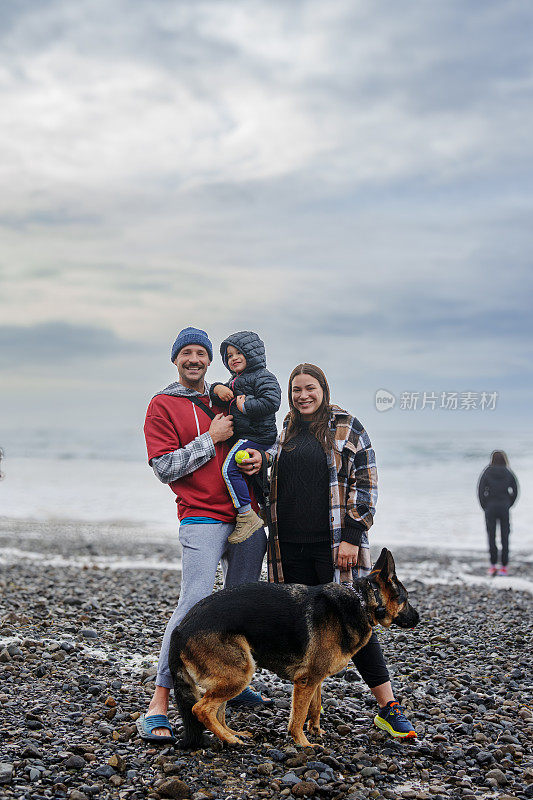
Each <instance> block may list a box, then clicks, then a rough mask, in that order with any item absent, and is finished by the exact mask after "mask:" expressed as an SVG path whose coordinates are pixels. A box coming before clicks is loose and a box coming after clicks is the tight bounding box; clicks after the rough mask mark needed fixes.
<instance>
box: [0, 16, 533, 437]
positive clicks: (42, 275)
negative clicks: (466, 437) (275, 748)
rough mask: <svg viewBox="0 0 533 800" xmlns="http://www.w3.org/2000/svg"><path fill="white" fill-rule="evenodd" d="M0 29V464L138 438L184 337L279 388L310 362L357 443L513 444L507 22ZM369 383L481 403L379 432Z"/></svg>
mask: <svg viewBox="0 0 533 800" xmlns="http://www.w3.org/2000/svg"><path fill="white" fill-rule="evenodd" d="M1 17H2V18H1V20H0V22H1V25H0V43H1V47H0V53H1V61H0V102H1V108H2V118H3V124H2V126H1V127H0V170H1V172H0V174H1V180H2V187H3V191H2V193H1V196H0V204H1V209H0V226H1V236H0V371H1V382H2V390H1V397H0V412H1V417H0V425H1V429H0V431H2V432H3V433H2V432H0V444H1V443H2V441H4V442H5V441H9V442H10V444H11V447H12V448H13V446H16V440H17V436H18V435H19V433H20V432H21V431H23V430H24V431H26V432H27V431H29V430H30V429H33V428H40V429H41V430H42V429H45V430H50V431H55V430H57V431H58V432H61V433H60V435H62V436H66V437H68V436H69V435H70V433H69V431H70V432H72V431H73V430H74V429H77V430H78V431H79V430H83V431H85V433H86V434H87V435H88V436H94V437H97V436H99V435H101V434H102V432H103V433H104V434H106V435H107V433H108V432H110V431H113V430H117V429H118V428H121V429H124V430H138V429H139V427H140V425H141V424H142V419H143V415H144V411H145V408H146V404H147V401H148V399H149V398H150V397H151V395H152V394H154V393H155V392H156V391H157V390H158V389H159V388H161V387H162V386H164V385H165V384H166V383H168V382H170V381H171V380H173V378H174V371H173V367H172V365H171V364H170V361H169V349H170V345H171V343H172V340H173V339H174V337H175V335H176V333H177V331H178V330H179V329H180V328H181V327H183V326H186V325H197V326H200V327H203V328H206V329H207V330H208V331H209V333H210V335H211V337H212V339H213V342H214V343H215V345H217V344H218V342H219V341H220V340H221V339H222V338H223V337H224V336H226V335H227V334H228V333H230V332H232V331H235V330H242V329H253V330H256V331H258V332H259V333H260V334H261V335H262V336H263V338H264V339H265V342H266V344H267V352H268V356H269V364H270V367H271V369H272V370H273V371H274V372H276V374H277V375H278V376H279V378H280V382H281V383H282V385H283V386H285V384H286V380H287V376H288V373H289V371H290V369H291V368H292V367H293V366H294V365H295V364H297V363H298V362H300V361H314V362H316V363H318V364H319V365H321V366H322V367H323V368H324V369H325V371H326V373H327V375H328V377H329V378H330V383H331V385H332V388H333V394H334V396H335V398H336V399H337V400H338V401H339V402H341V403H342V404H343V405H345V406H347V407H348V408H350V410H352V411H353V412H354V413H355V414H357V416H359V417H360V418H361V419H362V420H363V421H364V422H365V423H366V424H367V427H371V426H373V427H380V428H383V427H387V426H388V427H390V428H391V429H392V428H394V427H402V426H406V427H409V426H411V427H414V428H416V427H422V428H423V427H424V426H431V425H433V426H437V427H440V428H441V429H443V430H449V431H450V432H452V431H456V430H458V429H461V428H465V427H466V428H468V427H474V428H476V427H477V428H483V429H492V428H498V429H499V430H504V429H506V428H507V427H515V428H516V427H517V426H518V427H520V426H523V425H528V424H529V421H530V419H531V414H530V408H531V403H532V401H533V396H532V395H533V392H532V387H531V359H532V352H531V350H532V348H531V328H532V323H531V319H532V314H531V296H532V283H533V278H532V269H531V258H532V256H531V253H532V252H533V226H532V225H531V219H532V211H533V209H532V194H531V175H532V148H531V141H532V137H533V106H532V102H531V99H532V98H531V95H532V88H533V69H532V61H533V58H532V54H531V29H532V27H531V26H532V22H533V20H532V17H533V11H532V9H531V5H530V3H529V2H527V0H523V2H520V1H519V0H506V1H505V2H504V1H503V0H501V1H500V2H492V1H491V0H479V2H477V1H476V0H472V2H469V3H464V2H459V0H456V1H455V0H450V2H447V3H440V4H439V3H431V2H422V3H416V4H407V5H406V4H398V3H397V2H392V0H390V1H389V2H381V3H374V2H370V0H368V2H359V1H358V0H356V1H355V2H354V0H330V2H327V3H324V2H315V0H295V1H294V2H286V0H279V1H277V0H264V1H263V0H255V1H254V0H250V1H249V2H240V1H239V0H231V1H230V2H225V1H224V0H212V1H209V2H207V1H205V0H181V2H180V1H179V0H178V1H177V2H171V0H149V1H148V0H137V2H135V3H132V2H125V0H124V2H121V0H111V1H110V0H105V2H104V1H103V0H101V1H100V0H90V2H89V0H86V1H84V0H80V2H77V3H67V2H66V1H65V0H57V1H54V0H38V2H37V0H22V2H19V3H12V4H4V6H3V10H2V12H1ZM210 374H211V377H213V378H222V377H223V376H224V370H223V367H222V365H221V363H220V360H219V359H218V358H215V362H214V364H213V366H212V367H211V373H210ZM380 388H385V389H387V390H389V391H391V392H393V393H395V394H396V395H397V397H399V395H400V393H401V392H404V391H407V392H411V391H420V392H422V391H436V392H439V391H458V392H464V391H472V392H478V393H480V392H482V391H491V392H492V391H496V392H498V395H499V396H498V406H497V408H496V410H495V411H494V412H488V411H481V410H476V411H472V412H466V411H462V412H461V411H457V412H450V411H448V412H444V411H443V412H440V413H439V412H438V411H435V412H431V411H428V410H427V409H426V410H425V412H424V413H422V412H421V411H417V412H412V413H409V412H407V411H405V410H404V411H402V410H400V409H399V408H398V406H396V408H395V409H393V410H391V411H390V412H387V414H379V413H378V412H377V411H376V410H375V407H374V394H375V392H376V390H377V389H380ZM490 413H492V416H490ZM58 435H59V434H58Z"/></svg>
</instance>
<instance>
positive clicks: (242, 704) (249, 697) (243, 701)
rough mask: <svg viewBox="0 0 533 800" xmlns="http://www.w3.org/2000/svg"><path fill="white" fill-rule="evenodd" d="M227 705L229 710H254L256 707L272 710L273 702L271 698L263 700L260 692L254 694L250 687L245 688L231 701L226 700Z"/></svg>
mask: <svg viewBox="0 0 533 800" xmlns="http://www.w3.org/2000/svg"><path fill="white" fill-rule="evenodd" d="M227 705H228V706H231V708H255V707H256V706H261V707H262V708H272V706H273V705H274V701H273V700H272V698H271V697H267V698H266V699H265V698H264V697H263V696H262V694H261V693H260V692H254V690H253V689H251V688H250V686H247V687H246V689H244V691H242V692H241V693H240V694H238V695H237V696H236V697H232V698H231V700H228V702H227Z"/></svg>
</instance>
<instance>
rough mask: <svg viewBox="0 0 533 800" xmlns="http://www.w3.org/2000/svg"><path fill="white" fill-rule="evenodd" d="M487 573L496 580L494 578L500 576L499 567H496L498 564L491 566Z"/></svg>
mask: <svg viewBox="0 0 533 800" xmlns="http://www.w3.org/2000/svg"><path fill="white" fill-rule="evenodd" d="M487 572H488V574H489V575H490V576H491V578H494V576H495V575H497V574H498V567H497V566H496V564H491V565H490V567H489V568H488V570H487Z"/></svg>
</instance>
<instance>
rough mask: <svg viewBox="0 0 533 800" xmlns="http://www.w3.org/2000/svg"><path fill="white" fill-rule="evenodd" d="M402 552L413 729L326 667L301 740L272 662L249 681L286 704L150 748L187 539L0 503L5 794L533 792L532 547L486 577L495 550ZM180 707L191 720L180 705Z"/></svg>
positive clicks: (351, 673) (396, 655) (398, 683)
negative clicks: (302, 742)
mask: <svg viewBox="0 0 533 800" xmlns="http://www.w3.org/2000/svg"><path fill="white" fill-rule="evenodd" d="M104 528H105V530H104ZM372 552H373V555H374V558H376V557H377V555H378V554H379V544H376V545H374V544H373V550H372ZM394 556H395V559H396V564H397V571H398V575H399V577H400V578H401V579H402V580H403V582H404V583H405V584H406V586H407V588H408V589H409V591H410V597H411V600H412V603H413V604H414V605H415V607H416V608H417V609H418V610H419V613H420V617H421V622H420V624H419V626H418V627H417V628H416V629H415V630H414V631H401V630H400V629H398V628H396V629H395V630H394V629H393V628H391V629H390V630H389V631H385V630H383V629H380V633H379V635H380V639H381V642H382V646H383V649H384V651H385V654H386V657H387V660H388V663H389V668H390V670H391V673H392V675H393V684H394V688H395V691H396V695H397V697H398V699H399V700H400V702H401V703H402V705H403V706H404V708H405V710H406V714H407V715H408V716H409V717H410V718H411V720H412V722H413V724H414V725H415V727H416V730H417V732H418V739H417V740H415V741H412V742H409V743H407V742H398V741H394V740H392V739H391V738H389V737H388V736H387V735H386V734H384V733H383V732H381V731H378V730H377V729H376V728H375V727H374V726H373V724H372V719H373V716H374V714H375V705H374V700H373V698H372V696H371V695H370V692H369V691H368V690H367V688H366V687H365V686H364V684H363V683H362V682H361V681H360V680H359V675H358V673H357V672H356V671H355V669H348V670H347V671H346V672H345V673H344V674H340V675H338V676H335V677H332V678H329V679H327V680H326V681H325V682H324V685H323V707H324V714H323V717H322V723H321V724H322V727H323V728H324V729H325V731H326V734H325V736H324V737H323V738H322V739H320V740H316V744H315V743H314V742H313V747H311V748H306V749H303V750H302V749H301V748H296V747H295V746H294V744H293V742H292V740H291V739H290V738H289V737H288V735H287V732H286V729H287V722H288V715H289V707H290V694H291V686H290V684H288V683H285V682H283V681H281V680H280V679H279V678H277V677H276V676H274V675H272V674H270V673H267V672H265V671H262V672H258V673H256V675H255V678H254V681H253V685H254V686H255V688H257V689H260V690H264V691H266V692H267V693H268V694H270V695H271V696H272V697H273V698H275V700H276V707H275V709H274V710H269V709H262V710H259V711H232V712H229V714H230V719H231V721H230V725H231V726H232V727H244V728H247V729H248V730H250V731H251V732H252V733H253V739H251V740H250V741H249V743H247V744H246V745H245V746H243V747H240V748H232V749H223V748H222V747H221V745H220V743H219V742H218V741H217V740H215V739H214V738H213V737H212V736H211V735H209V736H207V735H206V737H205V746H204V747H203V748H202V749H201V750H198V751H195V752H188V751H180V750H178V749H175V748H174V747H161V746H159V747H151V746H150V745H148V744H146V743H144V742H142V741H141V740H140V739H139V737H138V734H137V729H136V725H135V720H136V718H137V716H138V715H139V713H140V712H143V711H144V710H145V708H146V705H147V702H148V699H149V697H150V695H151V693H152V691H153V686H154V684H153V677H154V673H155V668H154V664H155V662H156V657H157V652H158V648H159V643H160V639H161V636H162V631H163V628H164V625H165V623H166V619H167V618H168V616H169V614H170V613H171V611H172V609H173V607H174V605H175V603H176V601H177V598H178V596H179V581H180V569H179V560H178V558H177V554H176V551H175V547H174V545H173V544H172V543H170V542H168V541H165V540H158V541H155V542H153V541H150V542H149V541H148V537H147V538H146V540H143V537H142V536H140V535H139V526H135V525H133V524H132V525H131V526H129V527H128V525H126V524H118V523H117V524H115V525H114V526H113V525H111V526H107V527H106V526H103V524H101V523H95V522H74V521H72V522H69V521H65V520H62V521H49V522H38V521H29V520H21V519H18V520H15V519H8V518H1V519H0V596H1V600H0V797H2V798H15V797H17V798H32V800H38V799H39V798H72V800H85V798H88V799H89V800H90V798H131V799H132V800H137V799H138V800H141V798H150V797H151V798H160V797H161V798H165V797H168V798H193V800H204V798H205V800H230V798H235V799H237V798H247V797H250V798H256V797H257V798H278V797H281V798H283V797H288V798H291V797H313V796H314V797H318V798H332V800H341V798H343V799H344V798H350V800H355V798H366V797H368V798H376V799H377V800H379V798H391V799H392V798H406V800H409V799H410V798H413V799H415V798H417V799H418V800H427V799H428V798H435V800H439V799H440V798H448V797H458V798H465V800H469V798H492V797H498V798H502V800H505V798H508V797H516V798H532V797H533V760H532V740H533V736H532V733H533V712H532V706H533V692H532V678H531V642H532V636H531V634H532V627H533V621H532V617H533V615H532V613H531V612H532V606H533V598H532V594H531V589H532V585H531V582H530V581H531V562H530V560H528V558H527V557H526V555H524V556H523V557H521V556H520V554H516V555H515V556H514V559H513V563H512V577H511V578H509V579H505V578H495V579H488V578H487V577H486V576H485V570H486V556H485V553H482V552H478V553H468V552H463V553H461V555H460V558H456V557H454V556H452V555H446V554H444V553H442V552H441V553H439V552H437V551H435V552H433V551H428V550H424V549H422V548H413V547H405V548H397V547H396V548H394ZM170 720H171V722H172V723H173V724H174V726H175V729H176V730H177V732H178V734H179V732H180V720H179V717H178V715H177V712H176V709H175V707H174V706H173V705H172V704H171V708H170Z"/></svg>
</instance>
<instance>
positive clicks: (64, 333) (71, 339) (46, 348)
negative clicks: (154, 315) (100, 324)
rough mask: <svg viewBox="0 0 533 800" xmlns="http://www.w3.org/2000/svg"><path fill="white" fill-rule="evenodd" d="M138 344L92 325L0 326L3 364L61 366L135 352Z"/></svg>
mask: <svg viewBox="0 0 533 800" xmlns="http://www.w3.org/2000/svg"><path fill="white" fill-rule="evenodd" d="M136 349H138V345H135V344H134V343H133V342H127V341H125V340H123V339H121V338H120V337H118V336H116V335H115V334H114V333H113V332H112V331H110V330H106V329H104V328H97V327H91V326H89V325H69V324H67V323H64V322H46V323H41V324H37V325H28V326H23V325H0V366H2V367H3V368H9V367H17V366H21V365H28V364H30V363H32V364H35V365H39V366H42V365H43V364H45V365H53V366H55V365H59V364H62V363H64V362H67V361H71V360H73V359H102V358H111V357H116V356H117V355H120V354H126V353H131V352H133V351H134V350H136Z"/></svg>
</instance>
